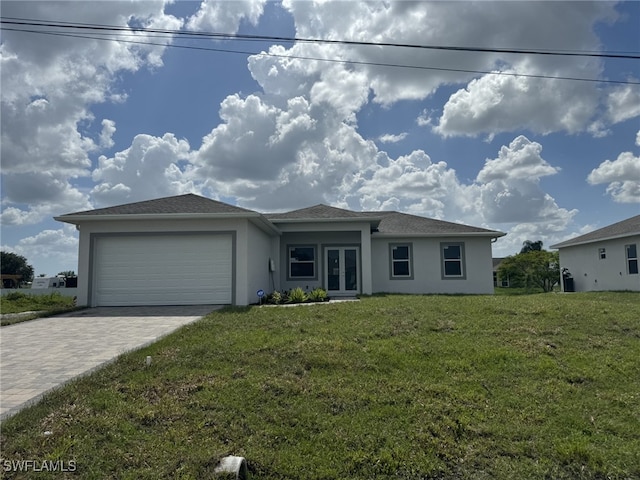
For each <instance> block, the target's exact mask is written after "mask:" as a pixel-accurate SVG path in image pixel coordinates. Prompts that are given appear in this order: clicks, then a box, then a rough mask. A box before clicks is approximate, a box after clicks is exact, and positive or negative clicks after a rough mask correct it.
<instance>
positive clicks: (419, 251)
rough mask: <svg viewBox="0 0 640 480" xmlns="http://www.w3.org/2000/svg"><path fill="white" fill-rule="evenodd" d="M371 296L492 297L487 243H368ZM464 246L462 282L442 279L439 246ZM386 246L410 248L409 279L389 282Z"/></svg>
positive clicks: (389, 240) (398, 239) (406, 240)
mask: <svg viewBox="0 0 640 480" xmlns="http://www.w3.org/2000/svg"><path fill="white" fill-rule="evenodd" d="M371 243H372V258H373V262H372V269H373V273H372V278H373V291H374V293H382V292H386V293H414V294H424V293H467V294H491V293H493V291H494V290H493V288H494V287H493V274H492V260H491V240H490V239H489V238H481V237H438V238H424V237H414V238H406V237H384V238H373V239H372V242H371ZM442 243H462V244H464V270H465V276H464V278H443V275H442V260H441V251H440V248H441V247H440V246H441V244H442ZM390 244H411V246H412V266H413V271H412V274H413V278H411V279H397V278H394V279H392V278H391V259H390V253H389V251H390V247H389V245H390Z"/></svg>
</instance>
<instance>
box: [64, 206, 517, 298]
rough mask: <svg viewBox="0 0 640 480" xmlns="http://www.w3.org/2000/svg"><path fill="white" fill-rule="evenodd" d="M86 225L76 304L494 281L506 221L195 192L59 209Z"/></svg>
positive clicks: (479, 287)
mask: <svg viewBox="0 0 640 480" xmlns="http://www.w3.org/2000/svg"><path fill="white" fill-rule="evenodd" d="M55 219H56V220H58V221H62V222H67V223H71V224H75V225H76V226H77V228H78V229H79V231H80V242H79V253H78V279H79V282H78V305H89V306H99V305H105V306H107V305H114V306H115V305H185V304H233V305H247V304H250V303H255V302H257V301H258V297H257V292H258V291H259V290H263V291H265V292H266V293H269V292H271V291H273V290H288V289H290V288H293V287H302V288H303V289H313V288H315V287H322V288H324V289H326V290H327V291H328V293H329V295H330V296H331V297H336V296H353V295H357V294H360V293H362V294H371V293H376V292H397V293H472V294H486V293H493V283H492V278H491V243H492V241H493V240H494V239H496V238H498V237H501V236H503V235H504V233H502V232H498V231H495V230H487V229H484V228H477V227H471V226H467V225H461V224H456V223H450V222H444V221H440V220H433V219H429V218H424V217H419V216H415V215H407V214H403V213H398V212H354V211H350V210H344V209H340V208H334V207H329V206H326V205H316V206H314V207H309V208H303V209H300V210H294V211H291V212H286V213H273V214H261V213H258V212H255V211H252V210H247V209H244V208H240V207H235V206H232V205H228V204H226V203H222V202H218V201H215V200H211V199H208V198H204V197H201V196H198V195H193V194H187V195H179V196H175V197H166V198H160V199H157V200H149V201H145V202H137V203H131V204H126V205H119V206H115V207H108V208H101V209H97V210H90V211H85V212H78V213H70V214H67V215H62V216H59V217H55Z"/></svg>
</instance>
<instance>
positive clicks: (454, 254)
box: [444, 245, 460, 260]
mask: <svg viewBox="0 0 640 480" xmlns="http://www.w3.org/2000/svg"><path fill="white" fill-rule="evenodd" d="M444 258H445V259H447V260H449V259H454V258H457V259H459V258H460V245H449V246H446V247H444Z"/></svg>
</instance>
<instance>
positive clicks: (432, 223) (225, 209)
mask: <svg viewBox="0 0 640 480" xmlns="http://www.w3.org/2000/svg"><path fill="white" fill-rule="evenodd" d="M198 213H200V214H230V215H233V214H239V215H247V214H253V215H259V214H258V212H255V211H253V210H248V209H246V208H241V207H236V206H234V205H229V204H227V203H223V202H219V201H217V200H211V199H209V198H206V197H201V196H199V195H195V194H192V193H188V194H186V195H177V196H173V197H164V198H158V199H155V200H147V201H143V202H135V203H127V204H124V205H116V206H114V207H107V208H98V209H95V210H86V211H83V212H75V213H68V214H66V215H61V216H60V217H56V219H57V220H61V221H67V222H70V223H75V222H77V221H82V220H84V217H94V216H95V217H97V218H100V217H101V216H112V215H125V216H126V215H166V214H175V215H179V214H198ZM262 218H266V220H265V222H267V223H268V222H272V224H270V225H271V227H272V228H273V224H276V225H277V224H278V223H279V222H282V223H285V222H289V221H305V220H307V221H310V222H313V221H314V220H315V221H322V220H324V221H331V220H336V221H340V220H345V221H348V220H354V221H357V220H361V221H369V222H371V223H372V225H373V226H375V225H376V224H378V225H377V232H376V233H377V234H389V235H449V234H451V235H455V234H480V235H487V234H489V235H492V236H496V237H500V236H502V235H504V233H502V232H498V231H495V230H487V229H485V228H479V227H472V226H468V225H463V224H460V223H452V222H445V221H443V220H435V219H432V218H425V217H419V216H417V215H409V214H406V213H400V212H389V211H387V212H385V211H381V212H355V211H352V210H346V209H343V208H337V207H330V206H328V205H322V204H319V205H314V206H312V207H307V208H301V209H298V210H292V211H290V212H284V213H266V214H263V215H262ZM74 219H75V222H74Z"/></svg>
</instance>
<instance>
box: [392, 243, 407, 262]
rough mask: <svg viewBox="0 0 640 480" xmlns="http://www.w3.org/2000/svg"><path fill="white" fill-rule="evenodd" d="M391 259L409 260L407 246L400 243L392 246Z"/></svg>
mask: <svg viewBox="0 0 640 480" xmlns="http://www.w3.org/2000/svg"><path fill="white" fill-rule="evenodd" d="M393 259H394V260H409V246H408V245H401V246H398V247H393Z"/></svg>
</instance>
